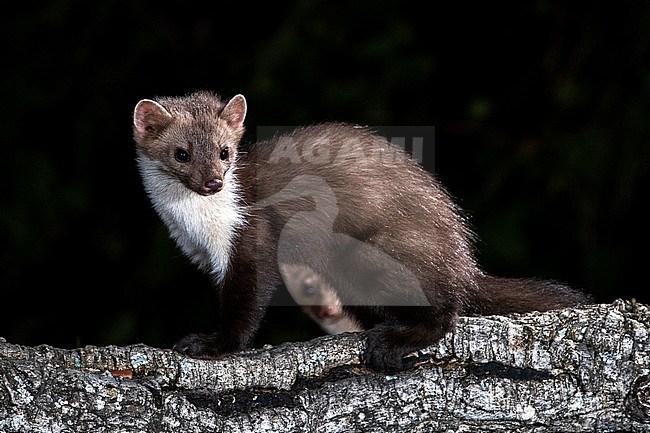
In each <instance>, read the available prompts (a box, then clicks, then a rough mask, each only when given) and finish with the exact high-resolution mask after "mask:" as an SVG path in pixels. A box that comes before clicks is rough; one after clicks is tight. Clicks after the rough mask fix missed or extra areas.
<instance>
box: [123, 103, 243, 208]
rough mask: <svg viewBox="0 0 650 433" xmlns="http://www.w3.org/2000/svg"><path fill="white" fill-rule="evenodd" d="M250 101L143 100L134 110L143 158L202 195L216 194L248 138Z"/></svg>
mask: <svg viewBox="0 0 650 433" xmlns="http://www.w3.org/2000/svg"><path fill="white" fill-rule="evenodd" d="M245 117H246V99H245V98H244V96H243V95H236V96H234V97H233V98H232V99H230V101H228V102H224V101H223V100H222V99H221V98H220V97H219V96H217V95H215V94H213V93H210V92H207V91H199V92H195V93H192V94H190V95H188V96H185V97H180V98H169V97H166V98H158V99H156V100H151V99H143V100H141V101H140V102H138V104H137V105H136V106H135V110H134V112H133V135H134V138H135V141H136V144H137V151H138V157H139V158H148V159H149V160H151V161H153V162H157V164H153V165H148V167H150V168H153V167H156V168H157V169H160V171H162V172H164V173H166V174H169V175H171V176H174V177H175V178H177V179H179V180H180V181H181V182H182V183H183V184H184V185H185V186H186V187H187V188H189V189H191V190H192V191H195V192H196V193H198V194H201V195H206V196H207V195H212V194H215V193H217V192H219V191H221V189H222V188H223V186H224V183H225V182H226V181H227V178H226V176H227V174H228V173H229V170H231V169H232V168H233V167H234V164H235V159H236V157H237V145H238V144H239V142H240V140H241V138H242V136H243V134H244V118H245Z"/></svg>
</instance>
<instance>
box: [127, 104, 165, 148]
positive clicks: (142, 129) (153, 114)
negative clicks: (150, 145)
mask: <svg viewBox="0 0 650 433" xmlns="http://www.w3.org/2000/svg"><path fill="white" fill-rule="evenodd" d="M171 121H172V115H171V113H170V112H169V111H167V109H166V108H165V107H163V106H162V105H160V104H159V103H157V102H156V101H152V100H151V99H143V100H142V101H140V102H138V104H137V105H136V106H135V110H133V129H134V135H135V138H136V139H138V140H139V139H141V138H143V137H144V136H145V135H147V134H156V133H158V132H160V131H162V130H163V129H165V128H166V127H167V126H168V125H169V124H170V123H171Z"/></svg>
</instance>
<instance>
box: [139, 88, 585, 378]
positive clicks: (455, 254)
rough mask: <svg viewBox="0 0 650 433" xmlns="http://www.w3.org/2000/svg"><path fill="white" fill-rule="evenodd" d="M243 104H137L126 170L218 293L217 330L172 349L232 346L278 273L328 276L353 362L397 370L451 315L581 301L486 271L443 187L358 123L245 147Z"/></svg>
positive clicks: (241, 340) (193, 99)
mask: <svg viewBox="0 0 650 433" xmlns="http://www.w3.org/2000/svg"><path fill="white" fill-rule="evenodd" d="M246 110H247V106H246V100H245V98H244V96H242V95H236V96H234V97H233V98H231V99H230V100H224V99H222V98H221V97H219V96H218V95H216V94H214V93H212V92H208V91H198V92H195V93H192V94H190V95H187V96H182V97H161V98H156V99H155V100H151V99H143V100H141V101H140V102H138V104H137V105H136V107H135V111H134V117H133V124H134V138H135V142H136V144H137V146H136V149H137V162H138V165H139V169H140V172H141V175H142V180H143V184H144V188H145V190H146V192H147V194H148V196H149V198H150V200H151V202H152V205H153V207H154V208H155V210H156V211H157V212H158V214H159V215H160V217H161V219H162V220H163V221H164V223H165V224H166V225H167V227H168V228H169V232H170V235H171V237H172V238H173V239H174V240H175V241H176V242H177V244H178V245H179V247H180V248H181V250H182V251H183V252H184V253H185V254H186V255H187V256H188V257H189V258H190V260H192V262H194V263H195V264H196V265H197V266H198V267H199V268H201V269H202V270H204V271H206V272H208V273H209V274H210V275H211V276H212V279H213V280H214V284H215V287H216V294H217V296H218V298H219V306H220V307H219V309H218V310H217V311H215V319H216V320H215V322H216V328H215V330H214V332H212V333H209V334H191V335H188V336H186V337H184V338H182V339H181V340H180V341H178V342H177V343H176V344H175V346H174V348H175V349H176V350H177V351H180V352H182V353H184V354H186V355H188V356H191V357H197V358H215V357H218V356H220V355H222V354H224V353H228V352H233V351H237V350H240V349H243V348H245V347H246V346H247V344H248V343H249V342H250V341H251V338H252V336H253V335H254V333H255V331H256V330H257V329H258V327H259V326H260V322H261V320H262V318H263V316H264V313H265V310H266V307H267V306H268V304H269V302H270V299H271V296H272V294H273V293H274V291H275V290H276V288H277V287H279V286H281V284H282V276H281V272H280V266H279V264H281V263H289V264H299V265H302V266H306V267H307V268H309V269H311V270H312V271H313V272H315V273H316V274H317V275H319V276H321V277H322V278H325V279H326V281H327V282H328V285H329V287H331V288H332V289H333V290H335V291H336V294H337V296H338V298H339V299H340V302H341V304H342V305H343V309H344V310H345V311H346V313H347V314H350V316H351V317H354V318H355V320H357V321H358V322H359V323H360V324H361V325H362V326H363V327H364V328H365V329H368V331H366V332H367V338H366V343H367V344H366V349H365V351H364V354H363V361H364V362H365V363H366V364H367V365H369V366H371V367H373V368H375V369H376V370H379V371H397V370H399V369H401V368H402V358H403V356H404V355H406V354H408V353H411V352H413V351H415V350H418V349H420V348H422V347H424V346H427V345H430V344H433V343H435V342H436V341H438V340H439V339H440V338H441V337H443V336H444V335H445V334H446V333H447V332H448V331H450V330H451V329H452V327H453V326H454V323H455V321H456V318H457V317H458V316H459V315H461V314H495V313H497V314H504V313H511V312H527V311H532V310H538V311H543V310H548V309H554V308H563V307H569V306H574V305H578V304H582V303H587V302H589V298H588V297H587V296H586V295H584V294H583V293H581V292H580V291H578V290H574V289H572V288H569V287H567V286H565V285H563V284H559V283H556V282H551V281H537V280H533V279H510V278H498V277H493V276H490V275H488V274H486V273H485V272H484V271H483V270H482V269H481V267H480V266H479V265H478V264H477V262H476V260H475V257H474V253H473V250H472V234H471V232H470V231H469V230H468V228H467V225H466V222H465V219H464V217H463V216H462V213H461V212H460V209H459V208H458V207H457V206H456V204H455V203H454V202H453V201H452V199H451V198H450V196H449V194H448V193H447V192H446V191H445V189H444V187H443V186H442V185H441V184H440V183H439V182H438V180H437V179H436V178H434V177H433V176H432V175H431V174H430V173H428V172H427V171H425V170H424V169H423V168H422V167H421V166H419V165H418V164H417V163H416V162H415V161H413V160H412V159H411V158H410V157H409V156H408V154H407V153H406V152H404V151H403V150H401V149H399V148H397V147H396V146H394V145H392V144H391V143H390V142H389V141H388V140H387V139H386V138H384V137H382V136H380V135H378V134H376V133H374V132H373V131H372V130H371V129H369V128H367V127H361V126H357V125H352V124H347V123H336V122H332V123H323V124H314V125H310V126H304V127H299V128H296V129H295V130H293V131H292V132H290V133H287V134H283V135H277V136H275V137H273V138H271V139H269V140H264V141H258V142H255V143H252V144H250V145H249V146H246V147H244V145H240V141H241V139H242V136H243V133H244V118H245V116H246Z"/></svg>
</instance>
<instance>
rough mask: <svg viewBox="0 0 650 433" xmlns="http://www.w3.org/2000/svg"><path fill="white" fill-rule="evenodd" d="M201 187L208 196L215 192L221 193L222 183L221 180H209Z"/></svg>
mask: <svg viewBox="0 0 650 433" xmlns="http://www.w3.org/2000/svg"><path fill="white" fill-rule="evenodd" d="M203 187H204V188H205V192H206V193H208V194H214V193H215V192H219V191H221V188H223V181H222V180H221V179H216V178H215V179H210V180H206V181H205V183H204V184H203Z"/></svg>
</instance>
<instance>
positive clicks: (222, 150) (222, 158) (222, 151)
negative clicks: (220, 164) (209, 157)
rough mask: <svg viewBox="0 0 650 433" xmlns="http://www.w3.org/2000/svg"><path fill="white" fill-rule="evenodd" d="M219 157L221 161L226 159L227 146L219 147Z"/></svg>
mask: <svg viewBox="0 0 650 433" xmlns="http://www.w3.org/2000/svg"><path fill="white" fill-rule="evenodd" d="M219 158H221V160H222V161H225V160H226V159H228V148H227V147H224V148H223V149H221V153H219Z"/></svg>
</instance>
